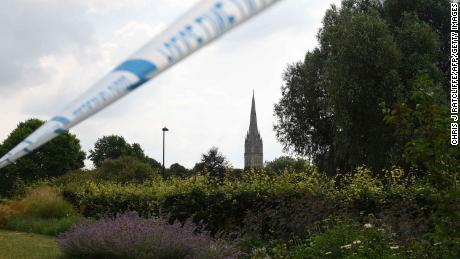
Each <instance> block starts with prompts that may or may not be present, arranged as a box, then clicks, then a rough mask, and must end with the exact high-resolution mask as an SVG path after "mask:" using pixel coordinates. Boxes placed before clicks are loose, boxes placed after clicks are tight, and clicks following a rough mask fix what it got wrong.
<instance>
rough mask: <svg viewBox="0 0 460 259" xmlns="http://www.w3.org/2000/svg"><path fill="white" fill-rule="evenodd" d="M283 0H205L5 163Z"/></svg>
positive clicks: (3, 162) (1, 160)
mask: <svg viewBox="0 0 460 259" xmlns="http://www.w3.org/2000/svg"><path fill="white" fill-rule="evenodd" d="M278 1H279V0H203V1H201V2H199V3H198V4H197V5H196V6H195V7H193V8H192V9H191V10H190V11H188V12H187V13H185V14H184V15H183V16H182V17H181V18H180V19H178V20H177V21H176V22H174V23H173V24H172V25H171V26H170V27H168V28H167V29H166V30H164V31H163V32H162V33H160V34H159V35H158V36H156V37H155V38H154V39H153V40H152V41H150V42H149V43H147V44H146V45H145V46H144V47H143V48H141V49H140V50H139V51H137V52H136V53H134V54H133V55H132V56H131V57H130V58H129V59H128V60H126V61H125V62H123V63H122V64H120V65H119V66H117V67H116V68H115V69H114V70H113V71H112V72H110V73H109V74H108V75H106V76H105V77H103V78H102V79H101V80H100V81H99V82H97V83H96V84H95V85H94V86H92V87H91V88H90V89H89V90H88V91H87V92H85V93H84V94H83V95H81V96H80V97H79V98H77V99H76V100H75V101H73V102H72V103H71V104H70V105H68V106H67V107H66V108H65V109H64V110H63V111H61V112H60V113H59V114H58V115H57V116H55V117H53V118H52V119H51V120H49V121H47V122H46V123H45V124H44V125H43V126H41V127H40V128H38V129H37V130H36V131H35V132H33V133H32V134H31V135H29V136H28V137H27V138H26V139H25V140H23V141H22V142H21V143H19V144H18V145H17V146H16V147H14V148H13V149H12V150H10V151H9V152H8V153H7V154H6V155H4V156H3V157H2V158H0V168H2V167H5V166H7V165H9V164H11V163H14V162H15V161H16V160H18V159H19V158H21V157H22V156H24V155H26V154H27V153H29V152H32V151H33V150H34V149H36V148H38V147H40V146H41V145H43V144H45V143H46V142H48V141H50V140H51V139H53V138H55V137H56V136H58V135H59V134H61V133H62V132H64V131H65V130H67V129H69V128H71V127H72V126H74V125H76V124H78V123H79V122H81V121H83V120H85V119H86V118H88V117H89V116H91V115H93V114H95V113H96V112H98V111H100V110H102V109H104V108H105V107H107V106H108V105H110V104H111V103H113V102H115V101H117V100H118V99H120V98H121V97H123V96H125V95H126V94H128V93H129V92H131V91H132V90H134V89H136V88H137V87H139V86H141V85H142V84H143V83H145V82H146V81H148V80H150V79H152V78H153V77H155V76H157V75H158V74H160V73H161V72H163V71H165V70H166V69H168V68H169V67H171V66H172V65H174V64H176V63H177V62H179V61H180V60H182V59H183V58H185V57H187V56H188V55H190V54H192V53H193V52H195V51H196V50H198V49H199V48H201V47H203V46H205V45H206V44H208V43H210V42H211V41H213V40H215V39H216V38H218V37H219V36H221V35H222V34H224V33H225V32H227V31H228V30H230V29H232V28H234V27H236V26H237V25H239V24H240V23H242V22H244V21H246V20H247V19H249V18H251V17H253V16H254V15H256V14H258V13H259V12H261V11H262V10H264V9H266V8H267V7H269V6H271V5H272V4H274V3H276V2H278Z"/></svg>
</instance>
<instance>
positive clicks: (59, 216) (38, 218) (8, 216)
mask: <svg viewBox="0 0 460 259" xmlns="http://www.w3.org/2000/svg"><path fill="white" fill-rule="evenodd" d="M79 220H80V217H79V216H78V215H77V213H76V211H75V209H74V208H73V207H72V205H71V204H70V203H69V202H67V201H65V200H64V199H63V198H62V197H61V196H60V195H59V194H58V191H57V190H56V189H54V188H51V187H48V186H41V187H38V188H36V189H33V190H31V191H30V192H29V193H28V194H27V196H26V197H24V198H22V199H19V200H15V201H9V202H7V203H5V204H0V225H1V226H2V227H3V228H6V229H10V230H17V231H25V232H33V233H37V234H45V235H56V234H58V233H60V232H63V231H66V230H68V229H69V228H70V227H71V226H72V225H73V224H75V223H77V222H78V221H79Z"/></svg>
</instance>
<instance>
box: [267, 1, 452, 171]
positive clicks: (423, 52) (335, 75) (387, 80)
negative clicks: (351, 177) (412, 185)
mask: <svg viewBox="0 0 460 259" xmlns="http://www.w3.org/2000/svg"><path fill="white" fill-rule="evenodd" d="M448 17H449V4H448V1H447V0H417V1H401V0H388V1H377V0H344V1H342V6H341V8H340V9H339V8H337V7H335V6H332V7H331V9H330V10H328V11H327V12H326V15H325V17H324V19H323V27H322V28H321V29H320V31H319V33H318V41H319V47H318V48H316V49H314V50H313V51H309V52H308V53H307V54H306V55H305V59H304V60H303V62H298V63H295V64H292V65H289V66H288V68H287V69H286V71H285V74H284V76H283V79H284V86H283V87H282V89H281V91H282V98H281V99H280V101H279V102H278V103H277V104H276V105H275V115H276V116H277V118H278V121H277V123H276V124H275V127H274V128H275V131H276V133H277V137H278V139H279V140H280V141H281V142H282V143H283V144H284V147H285V149H288V150H292V151H294V152H295V153H296V154H299V155H306V156H310V157H312V158H313V161H314V163H315V164H316V165H317V166H319V167H320V168H321V169H324V170H327V171H328V172H329V173H330V174H334V173H336V172H337V170H340V171H342V172H349V171H351V170H352V169H354V168H356V167H357V166H360V165H362V164H365V165H367V166H368V167H370V168H371V169H373V170H374V171H380V170H381V169H384V168H387V169H388V168H390V167H391V166H394V165H396V166H402V167H405V168H406V169H407V168H408V166H407V163H406V161H405V160H404V159H402V153H403V152H404V153H405V154H407V152H409V151H408V150H407V147H408V145H409V146H411V145H412V144H411V141H417V142H418V141H421V142H420V144H419V145H418V146H416V147H414V148H415V149H414V150H412V151H414V152H413V154H414V155H415V154H417V151H418V150H417V149H422V147H423V145H422V144H421V143H423V140H426V141H427V143H425V146H426V149H425V148H424V149H425V150H426V152H422V154H427V153H429V150H430V148H434V146H433V142H438V141H439V140H440V138H441V137H438V136H437V135H435V134H436V132H438V131H436V130H431V131H429V130H428V128H429V127H431V128H432V129H436V128H438V129H444V131H445V132H447V130H448V128H447V127H444V126H445V125H444V122H440V120H439V119H440V118H441V117H440V116H444V112H441V111H439V109H437V108H436V106H434V105H429V103H427V102H425V105H424V107H418V103H419V102H417V101H415V100H411V96H412V95H413V91H414V90H416V89H418V87H417V84H418V83H417V80H419V78H420V77H421V76H422V75H424V76H425V77H426V78H425V81H431V82H432V83H433V85H435V86H436V88H437V89H438V90H439V91H440V92H441V94H442V95H446V94H447V89H448V80H447V78H448V77H447V75H448V62H449V60H448V56H449V55H448V46H449V45H448V42H449V28H448V24H449V22H448ZM444 99H447V98H444ZM431 103H432V104H434V103H433V102H431ZM436 104H437V103H436ZM382 105H384V106H385V107H387V109H388V110H393V111H394V112H398V109H399V108H400V107H408V108H409V109H413V110H414V111H416V112H418V113H419V114H420V116H412V117H411V115H409V113H406V115H407V116H406V117H407V118H409V119H411V120H413V121H418V120H422V121H421V122H419V123H413V124H410V125H402V126H403V128H405V129H406V130H407V129H408V130H410V131H412V132H417V133H416V134H413V135H412V134H406V135H400V134H397V135H395V134H394V131H395V130H396V131H398V128H395V127H394V126H395V123H396V121H393V123H392V124H391V125H388V124H387V123H386V122H388V120H387V121H385V120H384V116H385V114H384V113H382V109H381V107H382ZM439 107H440V106H439ZM419 108H420V109H419ZM443 109H444V108H443ZM422 117H423V119H422ZM443 118H447V116H444V117H443ZM442 134H444V132H443V133H442ZM428 138H430V139H428ZM439 143H441V142H439ZM447 143H448V142H443V145H444V146H445V147H444V149H445V148H446V147H447V146H448V144H447ZM403 149H405V150H404V151H403ZM438 150H439V151H440V152H441V153H442V149H440V148H439V149H438ZM421 151H423V150H421ZM434 152H437V151H434ZM449 153H450V154H453V153H452V152H449ZM457 153H458V152H457ZM406 157H407V155H406ZM457 160H458V158H457ZM420 161H421V160H418V161H417V165H418V166H419V165H420V163H421V162H420ZM430 161H431V162H430ZM434 161H436V159H433V158H430V160H428V161H427V163H435V162H434ZM413 162H414V161H412V162H411V163H413ZM422 164H423V163H422ZM457 169H458V168H457ZM455 170H456V169H455ZM427 171H429V170H427Z"/></svg>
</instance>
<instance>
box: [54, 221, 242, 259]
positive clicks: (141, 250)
mask: <svg viewBox="0 0 460 259" xmlns="http://www.w3.org/2000/svg"><path fill="white" fill-rule="evenodd" d="M58 242H59V246H60V247H61V249H62V251H63V252H64V254H66V255H68V256H75V257H79V258H85V257H91V258H94V257H98V258H100V257H110V258H236V257H237V256H238V251H237V250H236V249H235V247H234V246H232V245H231V244H228V243H226V242H224V241H223V240H219V239H214V238H212V237H211V236H210V235H209V233H207V232H197V226H196V225H194V224H193V223H191V222H190V221H187V222H185V224H183V225H182V226H181V224H180V223H179V222H176V223H174V224H173V225H170V224H168V223H167V222H165V221H162V220H159V219H144V218H142V217H139V216H138V214H137V213H133V212H131V213H125V214H121V215H117V216H116V217H115V218H102V219H100V220H98V221H96V222H86V223H82V224H81V225H78V226H76V227H75V228H73V229H72V230H70V231H69V232H66V233H63V234H61V235H59V239H58Z"/></svg>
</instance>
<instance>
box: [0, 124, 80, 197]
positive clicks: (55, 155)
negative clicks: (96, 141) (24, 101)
mask: <svg viewBox="0 0 460 259" xmlns="http://www.w3.org/2000/svg"><path fill="white" fill-rule="evenodd" d="M43 123H44V122H43V121H41V120H38V119H29V120H27V121H24V122H21V123H19V124H18V126H17V127H16V129H14V130H13V131H12V132H11V133H10V135H9V136H8V138H6V139H5V140H4V141H3V143H2V145H1V147H0V156H3V155H4V154H6V153H7V152H8V151H9V150H11V149H12V148H14V147H15V146H16V145H17V144H19V143H20V142H21V141H22V140H24V138H26V137H27V136H28V135H30V134H31V133H32V132H33V131H35V130H36V129H38V128H39V127H40V126H41V125H43ZM84 160H85V153H84V152H83V151H82V150H81V146H80V140H78V139H77V137H76V136H75V135H73V134H70V133H69V132H65V133H63V134H61V135H59V136H58V137H56V138H55V139H53V140H51V141H50V142H48V143H47V144H45V145H43V146H42V147H40V148H38V149H36V150H34V151H33V152H31V153H30V154H28V155H26V156H24V157H22V158H21V159H19V160H18V161H16V163H14V164H11V165H9V166H7V167H5V168H2V169H0V193H1V194H3V195H10V194H12V193H13V192H14V187H15V186H16V185H20V184H22V183H29V182H33V181H36V180H39V179H45V178H48V177H55V176H59V175H63V174H65V173H66V172H67V171H69V170H75V169H79V168H82V167H83V166H84Z"/></svg>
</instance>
